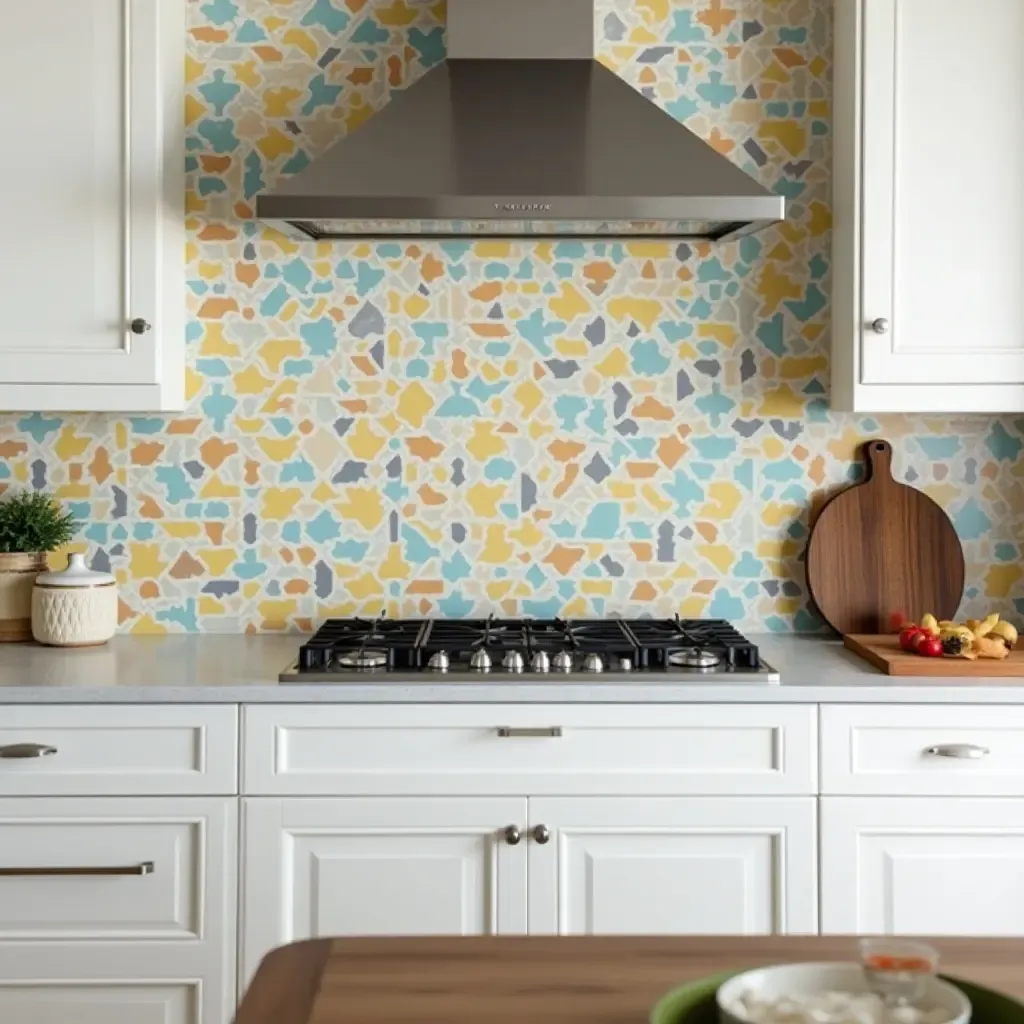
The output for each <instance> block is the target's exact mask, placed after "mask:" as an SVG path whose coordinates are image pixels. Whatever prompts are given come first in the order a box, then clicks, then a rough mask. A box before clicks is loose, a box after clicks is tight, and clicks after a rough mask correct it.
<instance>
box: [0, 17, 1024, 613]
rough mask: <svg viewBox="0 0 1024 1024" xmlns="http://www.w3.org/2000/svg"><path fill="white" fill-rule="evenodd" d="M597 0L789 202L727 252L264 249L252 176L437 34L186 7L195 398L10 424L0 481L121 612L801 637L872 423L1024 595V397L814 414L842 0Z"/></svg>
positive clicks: (990, 589) (361, 99)
mask: <svg viewBox="0 0 1024 1024" xmlns="http://www.w3.org/2000/svg"><path fill="white" fill-rule="evenodd" d="M168 2H170V0H168ZM510 2H512V0H510ZM598 6H599V18H598V21H599V26H600V35H601V44H600V45H601V54H602V59H604V60H605V61H606V62H607V63H609V64H610V65H611V66H612V67H614V68H615V69H616V70H617V71H618V72H619V73H621V74H622V75H624V76H625V77H626V78H627V79H628V80H629V81H631V82H633V83H634V84H636V85H637V86H638V87H640V88H641V89H643V90H644V91H645V92H646V93H647V94H648V95H649V96H650V97H652V98H653V99H655V100H656V101H657V102H658V103H660V104H662V105H663V106H664V107H665V108H666V109H667V110H669V111H670V112H671V113H672V114H673V115H674V116H675V117H677V118H679V119H680V120H682V121H684V122H685V123H686V124H688V125H689V126H690V127H691V128H693V129H694V130H695V131H696V132H698V133H699V134H700V135H702V136H703V137H705V138H708V139H710V140H711V141H712V143H713V144H714V145H715V146H716V147H717V148H719V149H720V150H721V151H722V152H724V153H727V154H728V155H729V156H730V157H731V158H732V159H733V160H735V161H736V162H738V163H740V164H741V165H742V166H743V167H745V168H746V169H747V170H749V171H750V172H751V173H752V174H753V175H755V176H756V177H757V178H759V179H760V180H761V181H762V182H764V183H765V184H767V185H769V186H771V187H772V188H775V189H778V190H780V191H781V192H783V193H785V194H786V195H787V196H788V197H789V198H790V200H791V209H792V220H791V221H790V223H788V224H787V225H785V226H784V227H781V228H778V229H772V230H769V231H767V232H765V233H763V234H761V235H760V236H758V237H756V238H749V239H746V240H744V241H742V242H741V243H736V244H731V245H724V246H720V247H716V248H712V247H709V246H705V245H692V246H690V245H681V246H676V245H669V244H663V243H653V244H648V243H645V244H621V243H612V242H609V243H605V244H593V243H580V242H575V241H572V242H570V241H566V242H561V243H557V244H518V243H517V244H499V243H495V242H487V243H479V244H475V245H474V244H463V243H461V242H460V243H451V244H435V243H420V244H414V245H410V244H397V243H389V244H380V245H369V244H358V245H357V244H349V245H336V246H326V245H325V246H318V245H313V244H309V245H304V246H297V245H292V244H289V243H286V242H284V241H282V240H281V238H280V237H277V236H274V235H273V234H271V233H268V232H267V231H265V230H264V229H263V228H262V227H261V226H260V225H259V224H257V223H255V222H254V221H253V220H252V219H251V212H252V205H251V204H252V198H253V196H254V195H255V194H256V193H257V192H259V191H260V190H261V189H263V188H265V187H266V186H268V185H271V184H273V183H274V182H275V181H276V180H277V179H278V178H279V177H280V176H281V175H284V174H289V173H292V172H294V171H296V170H298V169H300V168H302V167H304V166H305V165H306V164H307V163H308V162H309V160H310V159H311V158H313V157H315V156H316V155H317V154H319V153H320V152H322V151H323V150H324V149H326V148H327V147H328V146H329V145H330V144H331V143H332V142H333V141H334V140H336V139H338V138H339V137H340V136H342V135H343V134H344V133H345V132H346V131H348V130H350V129H352V128H354V127H355V126H357V125H358V124H360V123H361V122H362V121H363V120H365V119H366V118H367V117H369V116H370V115H371V114H372V112H373V111H374V110H375V109H377V108H379V107H380V106H381V105H382V104H383V103H384V102H386V100H387V97H388V95H389V93H390V92H391V91H392V90H394V89H399V88H402V87H404V86H406V85H408V84H409V82H411V81H413V80H414V79H415V78H417V77H418V76H419V75H421V74H422V73H423V72H424V71H425V70H427V69H428V68H430V67H431V66H433V65H435V64H437V63H438V62H439V61H440V60H442V59H443V57H444V50H445V31H444V19H445V12H444V7H443V4H442V3H439V2H433V3H431V2H428V3H426V4H424V3H415V2H414V0H383V2H381V0H190V2H189V3H188V11H189V33H188V64H187V75H188V102H187V110H186V115H185V116H186V122H187V127H186V129H185V131H186V134H187V142H188V211H189V212H188V230H189V239H190V240H189V246H188V277H189V282H188V303H189V309H190V312H191V316H190V321H189V325H188V340H189V353H190V354H189V370H188V392H189V395H190V406H189V409H188V411H187V412H186V413H185V414H184V415H182V416H179V417H173V418H172V417H160V416H151V417H137V418H122V417H110V416H98V415H89V416H81V415H80V416H50V415H29V416H2V417H0V458H2V462H0V486H3V484H5V483H12V482H13V483H19V484H25V485H31V486H36V487H51V488H54V489H55V490H56V491H57V492H58V494H60V495H61V497H63V498H65V499H66V500H67V501H68V502H70V503H71V505H72V507H73V509H74V510H75V512H76V513H78V514H79V515H80V516H82V517H83V518H84V519H85V520H87V522H88V526H87V528H86V530H85V532H84V537H83V538H82V539H83V541H85V542H86V543H87V544H88V546H89V548H90V550H91V551H92V560H93V564H95V565H97V566H100V567H108V566H109V567H113V569H114V571H115V572H116V573H117V576H118V579H119V580H120V583H121V587H122V604H121V619H122V628H123V629H125V630H131V631H137V632H161V631H181V630H206V631H237V630H240V629H249V630H284V629H292V630H298V629H308V628H310V627H311V625H312V624H314V623H315V622H316V621H317V620H318V619H320V618H322V617H324V616H327V615H348V614H352V613H366V614H373V613H378V612H380V611H382V610H384V609H386V610H387V611H388V612H389V613H390V614H404V615H449V616H466V615H470V614H483V613H489V612H497V613H499V614H500V613H505V614H515V615H538V616H539V615H549V614H553V613H561V614H565V615H576V616H586V615H603V614H610V613H629V614H634V613H636V614H666V613H675V612H681V613H682V614H684V615H689V616H699V615H712V616H722V617H725V618H728V619H733V620H736V622H737V623H738V624H739V625H740V626H741V628H744V629H747V630H757V629H769V630H779V631H785V630H794V629H795V630H814V629H817V628H820V625H821V624H820V622H819V620H818V619H817V617H816V616H815V614H814V611H813V608H812V606H811V605H810V603H809V600H808V597H807V591H806V585H805V581H804V570H803V563H802V561H801V557H802V552H803V548H804V545H805V543H806V538H807V531H808V514H809V509H810V507H811V505H812V504H813V502H814V501H815V500H817V499H820V496H821V495H822V494H823V493H825V491H826V490H827V489H828V488H830V487H831V486H833V485H835V484H837V483H839V482H841V481H843V480H844V479H846V478H848V476H849V475H850V473H851V468H850V467H851V458H852V456H853V453H854V449H855V446H856V445H857V443H858V441H859V440H861V439H863V438H866V437H870V436H874V435H883V436H885V437H888V438H890V439H892V440H893V442H894V443H895V445H896V447H897V450H898V452H899V455H898V462H899V469H900V473H901V475H902V476H903V477H904V478H905V479H906V480H908V481H911V482H913V483H915V484H916V485H917V486H919V487H923V488H925V489H926V490H927V491H928V492H929V493H930V494H931V495H932V496H933V497H935V498H936V499H937V500H938V501H939V502H940V503H941V504H942V505H943V506H944V507H945V508H946V509H947V510H948V511H949V513H950V515H951V516H952V517H953V520H954V522H955V524H956V527H957V530H958V531H959V533H960V536H961V537H962V539H963V541H964V544H965V547H966V549H967V553H968V561H969V570H968V580H969V589H968V594H967V601H966V604H965V610H967V611H973V612H977V611H980V610H982V609H983V608H985V607H986V606H988V605H990V604H991V605H992V606H993V607H1000V608H1006V609H1012V608H1013V607H1016V610H1017V612H1018V614H1019V613H1024V584H1022V580H1021V577H1022V569H1021V562H1022V559H1021V555H1022V552H1021V550H1020V544H1021V540H1022V539H1024V534H1022V532H1021V524H1022V520H1024V483H1022V481H1024V457H1022V447H1024V420H1021V419H1018V420H1009V419H1003V420H998V419H991V418H974V419H968V420H961V419H956V420H952V419H949V418H947V417H914V418H907V417H898V416H886V417H879V418H869V417H853V416H840V415H833V414H831V413H830V412H829V411H828V388H829V365H828V355H827V352H828V335H829V315H830V313H829V301H828V296H829V288H830V283H829V277H830V255H829V248H830V212H829V198H830V196H829V167H830V162H831V137H830V136H831V124H830V89H831V86H830V76H831V53H832V11H831V8H832V5H831V4H830V3H826V2H823V0H599V4H598ZM411 158H412V159H415V156H414V155H413V156H412V157H411ZM637 158H638V159H642V158H643V155H642V154H637ZM509 159H515V154H514V153H510V154H509ZM975 256H976V258H982V256H983V254H975Z"/></svg>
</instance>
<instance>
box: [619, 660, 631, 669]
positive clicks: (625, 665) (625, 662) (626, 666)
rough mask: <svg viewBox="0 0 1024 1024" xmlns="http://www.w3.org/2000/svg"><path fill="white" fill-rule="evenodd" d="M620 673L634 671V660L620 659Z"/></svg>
mask: <svg viewBox="0 0 1024 1024" xmlns="http://www.w3.org/2000/svg"><path fill="white" fill-rule="evenodd" d="M619 671H620V672H632V671H633V659H632V658H619Z"/></svg>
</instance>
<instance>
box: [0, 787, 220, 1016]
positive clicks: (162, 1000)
mask: <svg viewBox="0 0 1024 1024" xmlns="http://www.w3.org/2000/svg"><path fill="white" fill-rule="evenodd" d="M237 839H238V827H237V800H235V799H234V798H230V797H156V798H153V797H150V798H141V797H127V798H116V797H100V798H85V797H43V798H36V797H33V798H31V799H29V798H7V799H0V1021H4V1022H7V1021H10V1022H12V1024H50V1022H51V1021H52V1022H54V1024H56V1022H58V1021H67V1020H74V1021H75V1022H76V1024H150V1022H152V1024H227V1022H228V1021H229V1020H230V1019H231V1017H232V1015H233V1013H234V1008H235V1003H234V995H235V964H234V955H233V952H234V928H235V919H236V906H237V904H236V899H237V884H238V883H237V856H238V849H237Z"/></svg>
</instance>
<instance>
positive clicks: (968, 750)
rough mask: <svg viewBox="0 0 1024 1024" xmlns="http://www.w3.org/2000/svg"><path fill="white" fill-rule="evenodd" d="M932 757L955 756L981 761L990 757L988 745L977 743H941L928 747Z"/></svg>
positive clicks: (927, 752)
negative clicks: (980, 745) (982, 745)
mask: <svg viewBox="0 0 1024 1024" xmlns="http://www.w3.org/2000/svg"><path fill="white" fill-rule="evenodd" d="M924 752H925V753H926V754H928V755H929V756H931V757H955V758H957V759H958V760H961V761H980V760H981V759H982V758H983V757H988V755H989V753H990V751H989V749H988V747H979V746H978V745H977V744H976V743H940V744H938V745H936V746H934V747H926V748H925V751H924Z"/></svg>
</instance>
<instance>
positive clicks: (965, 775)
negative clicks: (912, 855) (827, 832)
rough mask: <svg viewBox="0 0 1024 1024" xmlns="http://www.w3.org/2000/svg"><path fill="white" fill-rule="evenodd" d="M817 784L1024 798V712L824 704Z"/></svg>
mask: <svg viewBox="0 0 1024 1024" xmlns="http://www.w3.org/2000/svg"><path fill="white" fill-rule="evenodd" d="M821 787H822V792H823V793H833V794H848V795H860V794H864V795H868V794H873V793H874V794H883V795H885V794H889V795H907V796H930V795H934V796H1018V795H1024V707H1009V706H1005V705H993V706H989V707H985V706H981V707H979V706H963V705H941V706H940V705H901V706H893V705H891V704H889V705H885V706H879V705H866V704H858V705H833V706H826V707H823V708H822V709H821Z"/></svg>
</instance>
